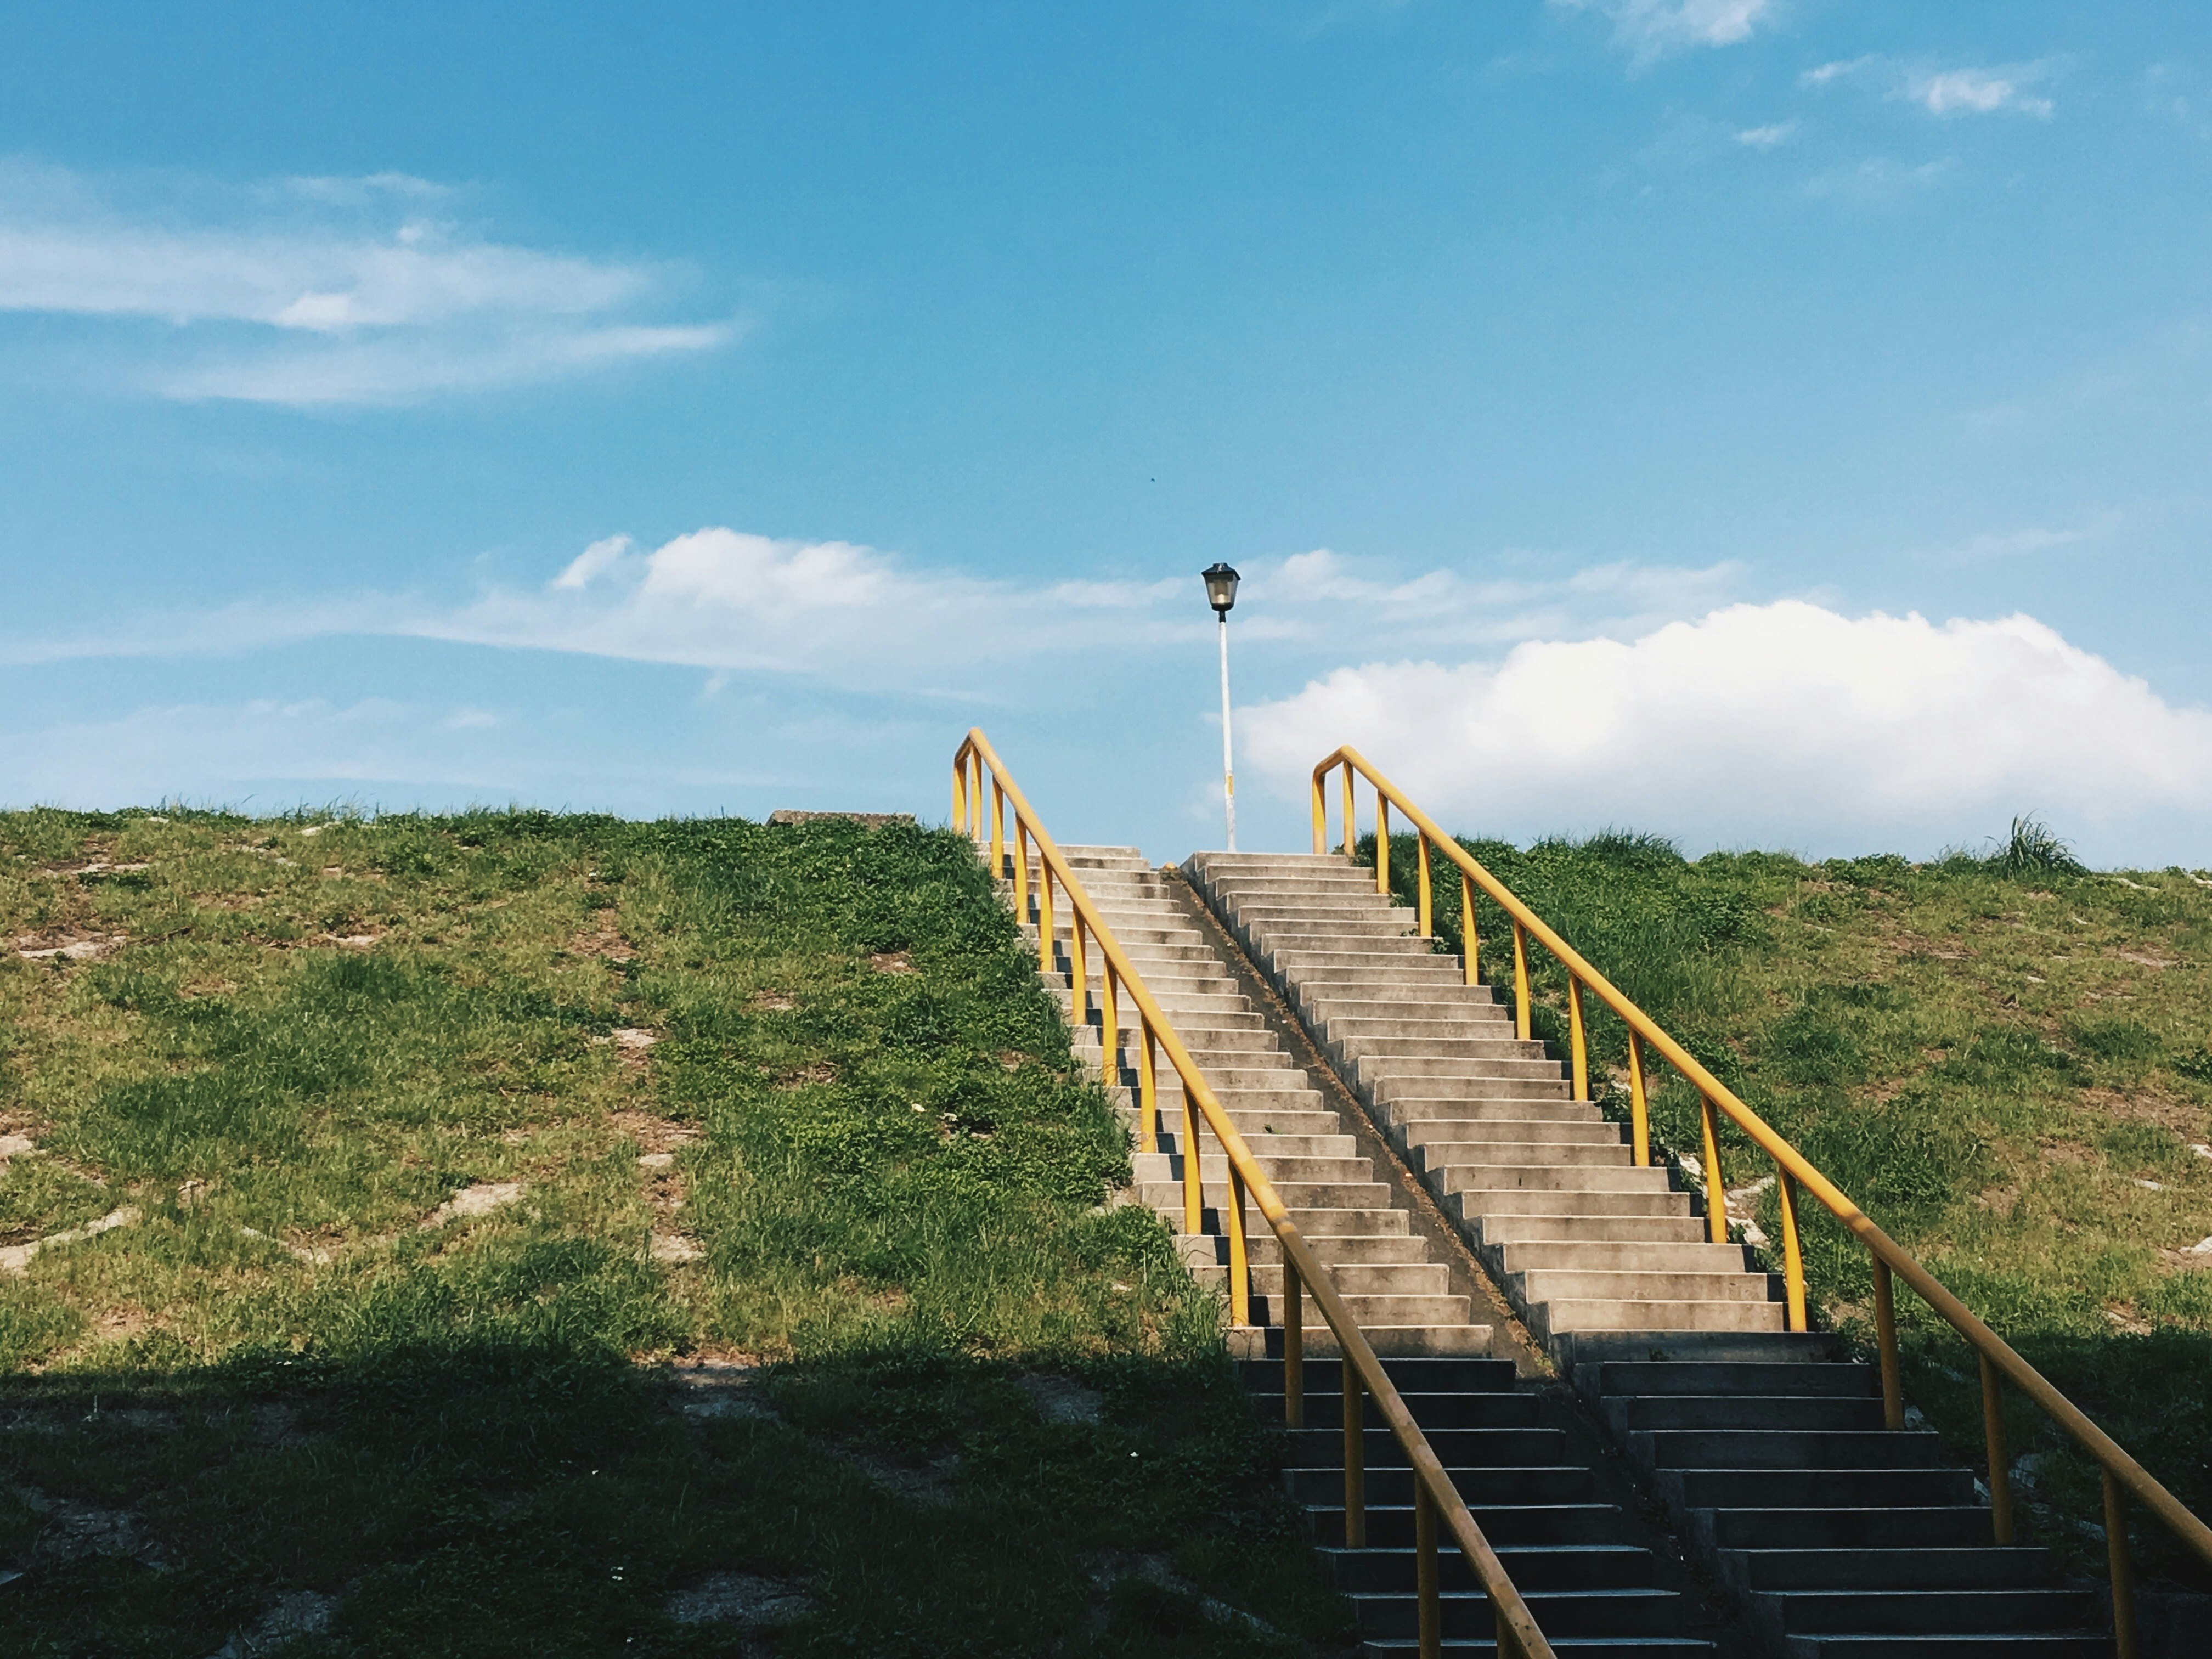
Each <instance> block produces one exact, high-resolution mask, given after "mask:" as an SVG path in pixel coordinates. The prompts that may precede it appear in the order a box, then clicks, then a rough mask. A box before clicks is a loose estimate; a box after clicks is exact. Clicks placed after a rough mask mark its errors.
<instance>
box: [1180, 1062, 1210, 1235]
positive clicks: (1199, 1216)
mask: <svg viewBox="0 0 2212 1659" xmlns="http://www.w3.org/2000/svg"><path fill="white" fill-rule="evenodd" d="M1176 1081H1177V1082H1179V1083H1180V1084H1182V1230H1183V1231H1185V1232H1186V1233H1188V1234H1189V1235H1190V1236H1191V1237H1193V1238H1196V1237H1199V1236H1200V1234H1201V1233H1203V1232H1204V1231H1206V1177H1205V1176H1204V1175H1203V1174H1202V1173H1201V1172H1200V1169H1199V1167H1198V1102H1197V1101H1196V1100H1195V1099H1194V1097H1192V1094H1191V1089H1190V1079H1189V1078H1188V1077H1187V1076H1185V1075H1184V1074H1183V1073H1182V1070H1181V1068H1180V1067H1178V1068H1177V1070H1176Z"/></svg>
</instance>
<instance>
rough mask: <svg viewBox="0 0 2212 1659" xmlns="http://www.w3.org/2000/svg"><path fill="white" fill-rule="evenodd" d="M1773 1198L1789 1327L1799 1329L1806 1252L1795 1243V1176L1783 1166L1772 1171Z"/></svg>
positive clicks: (1802, 1318) (1801, 1326)
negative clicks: (1777, 1211)
mask: <svg viewBox="0 0 2212 1659" xmlns="http://www.w3.org/2000/svg"><path fill="white" fill-rule="evenodd" d="M1774 1198H1775V1203H1776V1205H1777V1206H1778V1208H1779V1209H1780V1211H1781V1213H1782V1295H1783V1301H1784V1307H1785V1309H1786V1311H1787V1315H1788V1318H1789V1322H1790V1329H1791V1330H1793V1331H1802V1330H1803V1329H1805V1328H1806V1323H1805V1255H1804V1252H1803V1250H1802V1249H1801V1248H1800V1247H1799V1245H1798V1243H1797V1177H1796V1176H1793V1175H1791V1174H1790V1171H1789V1170H1784V1169H1777V1170H1775V1172H1774Z"/></svg>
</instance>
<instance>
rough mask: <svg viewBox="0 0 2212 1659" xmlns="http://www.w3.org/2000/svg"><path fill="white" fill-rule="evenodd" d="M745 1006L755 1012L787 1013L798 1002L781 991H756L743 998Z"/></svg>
mask: <svg viewBox="0 0 2212 1659" xmlns="http://www.w3.org/2000/svg"><path fill="white" fill-rule="evenodd" d="M745 1006H746V1007H747V1008H749V1009H750V1010H751V1011H752V1012H754V1013H757V1014H787V1013H789V1012H791V1011H792V1010H793V1009H794V1008H796V1007H797V1006H799V1004H798V1002H797V1000H795V999H793V998H791V997H788V996H786V995H785V994H783V993H782V992H781V991H756V992H754V993H753V994H752V995H750V996H749V997H747V998H746V999H745Z"/></svg>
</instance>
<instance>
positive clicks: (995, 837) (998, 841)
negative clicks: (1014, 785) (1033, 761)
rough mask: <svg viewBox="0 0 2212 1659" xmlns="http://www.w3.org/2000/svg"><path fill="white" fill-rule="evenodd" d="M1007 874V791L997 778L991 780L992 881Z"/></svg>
mask: <svg viewBox="0 0 2212 1659" xmlns="http://www.w3.org/2000/svg"><path fill="white" fill-rule="evenodd" d="M1005 878H1006V786H1005V785H1003V784H1001V783H1000V781H999V780H998V779H997V777H995V776H994V777H993V778H992V780H991V879H992V880H993V881H1000V880H1003V879H1005Z"/></svg>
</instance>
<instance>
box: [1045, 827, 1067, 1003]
mask: <svg viewBox="0 0 2212 1659" xmlns="http://www.w3.org/2000/svg"><path fill="white" fill-rule="evenodd" d="M1052 931H1053V920H1052V866H1050V865H1049V864H1047V863H1046V862H1045V861H1044V844H1043V843H1042V842H1039V843H1038V844H1037V972H1039V973H1040V974H1042V975H1045V976H1046V977H1047V978H1050V977H1051V976H1052ZM1070 1023H1071V1024H1072V1023H1073V1022H1070Z"/></svg>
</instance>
